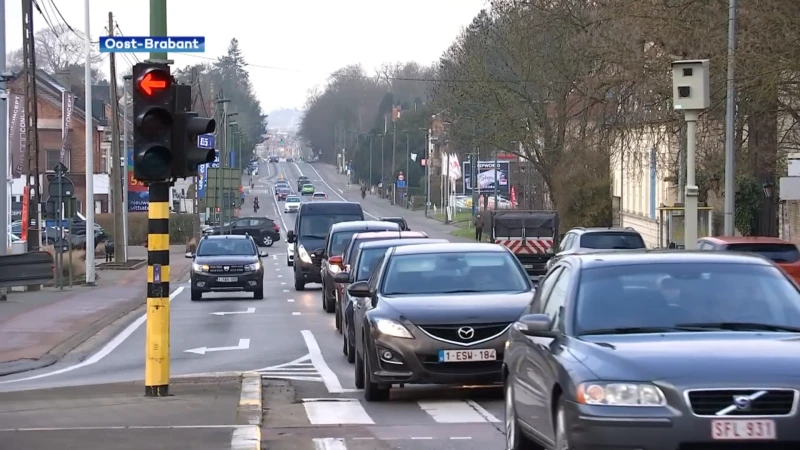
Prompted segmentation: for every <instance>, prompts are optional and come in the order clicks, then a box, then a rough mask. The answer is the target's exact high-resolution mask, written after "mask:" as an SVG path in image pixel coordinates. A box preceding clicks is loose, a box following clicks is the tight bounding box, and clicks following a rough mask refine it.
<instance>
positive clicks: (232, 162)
mask: <svg viewBox="0 0 800 450" xmlns="http://www.w3.org/2000/svg"><path fill="white" fill-rule="evenodd" d="M228 167H236V153H234V152H230V153H228Z"/></svg>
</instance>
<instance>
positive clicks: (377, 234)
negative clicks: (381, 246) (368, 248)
mask: <svg viewBox="0 0 800 450" xmlns="http://www.w3.org/2000/svg"><path fill="white" fill-rule="evenodd" d="M389 223H391V224H394V225H396V226H397V229H398V230H400V225H397V224H396V223H394V222H389ZM426 236H427V233H424V232H422V231H367V232H361V233H357V234H355V235H354V236H353V241H356V240H358V239H381V238H385V239H389V238H403V239H408V238H423V239H427V238H426Z"/></svg>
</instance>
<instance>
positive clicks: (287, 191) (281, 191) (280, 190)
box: [278, 189, 292, 194]
mask: <svg viewBox="0 0 800 450" xmlns="http://www.w3.org/2000/svg"><path fill="white" fill-rule="evenodd" d="M278 192H280V193H281V194H288V193H289V192H292V191H290V190H289V189H279V190H278Z"/></svg>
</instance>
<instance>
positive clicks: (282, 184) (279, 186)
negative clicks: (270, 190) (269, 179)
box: [274, 180, 291, 195]
mask: <svg viewBox="0 0 800 450" xmlns="http://www.w3.org/2000/svg"><path fill="white" fill-rule="evenodd" d="M281 189H291V188H290V186H289V182H288V181H286V180H283V181H276V182H275V188H274V191H275V195H278V191H279V190H281Z"/></svg>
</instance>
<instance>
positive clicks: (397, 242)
mask: <svg viewBox="0 0 800 450" xmlns="http://www.w3.org/2000/svg"><path fill="white" fill-rule="evenodd" d="M448 242H450V241H448V240H447V239H428V238H415V239H384V240H381V241H369V242H363V243H361V244H360V245H359V248H361V249H362V250H364V249H370V248H389V247H402V246H405V245H418V244H425V245H428V244H446V243H448Z"/></svg>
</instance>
